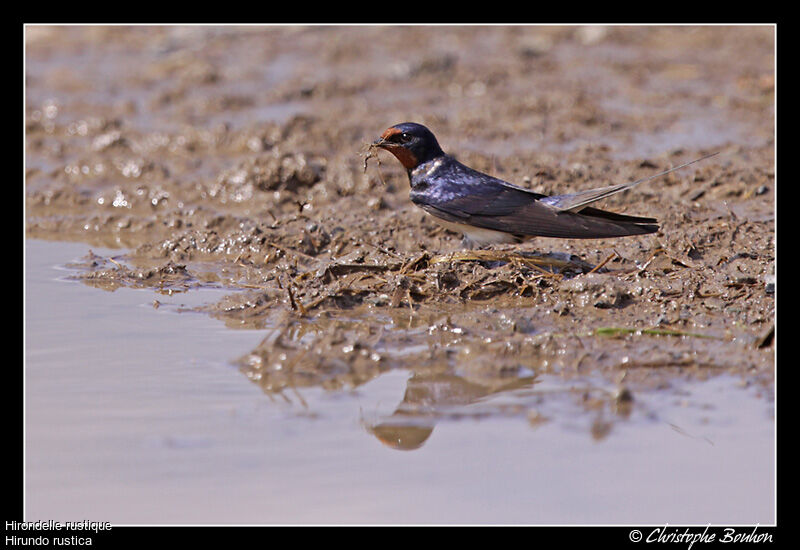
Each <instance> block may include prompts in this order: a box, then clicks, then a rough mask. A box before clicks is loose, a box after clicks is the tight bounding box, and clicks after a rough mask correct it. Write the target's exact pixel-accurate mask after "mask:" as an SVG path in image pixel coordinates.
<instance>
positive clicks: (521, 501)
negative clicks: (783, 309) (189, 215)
mask: <svg viewBox="0 0 800 550" xmlns="http://www.w3.org/2000/svg"><path fill="white" fill-rule="evenodd" d="M87 250H88V247H87V246H86V245H81V244H65V243H52V242H46V241H39V240H28V241H27V242H26V269H27V273H26V288H25V296H26V333H25V336H26V340H25V342H26V350H25V351H26V364H25V373H26V374H25V376H26V401H25V405H26V464H25V465H26V472H25V474H26V475H25V484H26V495H25V496H26V501H25V502H26V517H25V519H26V520H28V521H32V520H36V519H55V520H79V519H86V518H90V519H92V520H93V521H95V520H96V521H111V522H112V523H114V524H115V525H120V524H161V523H166V524H204V523H215V524H219V523H222V524H228V523H232V524H264V523H278V524H286V523H289V524H298V523H300V524H302V523H322V524H331V523H332V524H339V523H348V524H352V523H355V524H371V523H378V524H428V523H434V524H464V523H468V524H484V523H491V524H498V523H499V524H520V523H521V524H586V523H589V524H594V523H600V524H605V523H623V524H627V523H652V524H661V523H663V522H665V521H667V522H669V523H671V524H680V523H694V524H698V523H699V524H705V523H708V522H710V523H722V524H732V523H733V524H736V523H745V524H749V523H756V522H758V523H760V524H762V525H765V524H770V523H773V522H774V521H775V512H774V499H775V493H774V482H775V479H774V475H775V471H774V464H775V456H774V443H775V442H774V411H773V400H772V399H771V396H769V395H765V394H764V391H765V390H764V389H763V388H762V387H761V386H758V385H751V386H747V387H745V386H746V385H745V386H743V385H742V383H741V381H742V379H741V378H740V377H738V376H730V375H721V376H716V377H711V378H710V379H708V380H706V381H699V380H695V381H681V380H675V381H673V383H671V384H668V385H667V386H666V387H663V388H661V389H654V390H652V391H643V392H637V393H636V394H635V399H634V400H633V401H632V402H630V403H629V404H630V405H631V406H630V407H629V408H628V409H626V410H622V409H619V408H618V409H612V408H610V407H608V406H606V405H607V400H604V399H602V396H603V395H605V394H607V393H613V392H615V391H616V389H617V388H616V387H615V386H614V385H612V384H609V383H608V382H607V381H605V380H604V379H603V378H601V377H584V378H581V379H577V380H575V379H565V378H563V377H562V376H558V375H548V374H536V373H535V372H533V371H527V370H520V371H518V372H516V373H514V374H513V375H510V376H507V377H506V378H505V379H504V380H502V381H499V380H498V379H490V380H488V381H487V380H486V379H481V378H480V377H472V378H470V376H469V375H470V373H458V372H456V373H452V372H451V373H444V372H430V371H426V370H424V369H423V370H421V371H419V370H414V369H412V370H407V369H392V370H388V371H385V372H383V373H379V374H378V375H376V376H374V377H373V378H372V379H370V380H368V381H365V382H363V383H361V384H358V385H356V386H354V387H350V388H349V389H348V388H344V389H342V390H337V391H331V390H326V389H323V388H322V387H320V386H309V387H295V388H294V389H287V390H285V391H283V392H282V393H264V392H263V391H262V390H261V389H260V387H259V385H258V384H257V383H253V381H251V380H250V379H248V377H246V376H243V373H242V372H241V371H240V369H237V368H236V367H235V366H234V364H235V361H236V359H237V358H239V357H241V356H242V355H244V354H246V353H247V352H248V351H249V350H251V349H252V348H253V347H255V346H257V345H258V343H259V342H260V341H261V340H262V339H263V338H264V337H265V335H267V334H268V332H269V331H268V330H229V329H227V328H225V326H223V324H222V323H221V322H220V321H218V320H215V319H213V318H210V317H208V316H207V315H205V314H201V313H197V312H194V311H190V310H189V309H191V308H192V307H195V306H198V305H200V304H201V303H203V302H206V301H214V300H217V299H219V297H220V293H221V292H223V291H220V290H213V289H212V290H208V289H207V290H202V289H201V290H192V291H190V292H186V293H176V294H174V295H172V296H165V295H163V294H158V293H156V292H154V291H153V290H151V289H131V288H119V289H117V290H115V291H114V292H101V291H98V290H97V289H96V288H92V287H89V286H87V285H84V284H81V283H79V282H77V281H75V280H71V279H69V276H70V274H71V272H72V271H73V270H69V269H66V268H64V267H63V266H65V265H67V264H69V263H70V262H73V261H75V260H76V259H79V258H81V257H83V256H84V255H85V254H86V252H87ZM95 253H97V254H98V255H109V256H110V255H114V254H119V251H118V250H100V249H96V250H95ZM154 300H158V301H159V302H160V303H161V305H160V306H159V307H158V308H155V307H153V301H154ZM593 399H596V401H597V403H596V405H595V406H587V403H589V402H592V400H593ZM623 401H624V400H623ZM613 402H614V403H617V404H619V403H621V402H622V401H621V400H619V399H616V400H615V401H613Z"/></svg>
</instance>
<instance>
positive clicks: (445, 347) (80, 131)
mask: <svg viewBox="0 0 800 550" xmlns="http://www.w3.org/2000/svg"><path fill="white" fill-rule="evenodd" d="M25 44H26V51H25V54H26V58H25V62H26V79H25V85H26V111H25V116H26V124H25V140H26V156H25V160H26V181H25V198H26V202H25V206H26V227H27V237H28V238H38V239H53V240H70V241H81V242H86V243H87V251H88V249H89V248H91V247H112V248H120V249H121V250H120V253H119V254H118V255H115V256H113V257H105V256H103V257H101V256H98V255H95V254H93V253H88V254H87V256H86V258H84V259H83V260H82V261H81V262H79V263H77V264H75V265H73V266H72V267H73V268H75V269H76V270H77V274H76V276H77V277H78V278H80V280H82V281H83V282H84V283H85V284H87V285H92V286H96V287H97V288H99V289H104V290H114V289H116V288H118V287H121V286H133V287H151V288H154V289H156V290H157V291H158V292H162V293H166V294H171V293H175V292H185V291H189V292H190V291H191V289H194V288H198V287H204V286H213V287H223V288H226V289H230V290H231V294H230V295H229V296H228V297H227V298H225V299H224V300H222V301H221V302H219V303H215V304H208V305H207V306H204V307H202V308H200V310H201V311H203V312H205V313H207V314H208V315H212V316H214V317H217V318H219V319H220V320H221V321H224V323H225V324H226V325H228V326H229V327H231V328H258V329H268V330H267V336H266V338H265V339H264V341H263V342H262V344H261V345H259V346H258V347H257V348H256V349H254V350H252V352H251V353H250V354H248V355H247V356H245V357H240V358H235V357H232V358H231V359H232V360H233V361H236V362H237V364H238V365H239V366H240V369H241V370H242V372H243V373H244V374H245V375H247V376H248V377H249V378H250V379H251V380H252V381H253V382H255V383H257V384H259V385H260V386H261V387H262V388H263V389H264V391H265V392H268V393H281V392H285V391H287V390H288V389H291V388H299V387H303V386H309V385H314V386H322V387H325V388H331V389H335V388H352V387H356V386H358V385H360V384H362V383H364V382H365V381H368V380H370V379H372V378H374V377H376V376H377V375H379V374H380V373H382V372H384V371H386V370H388V369H396V368H404V369H410V370H411V372H412V373H413V374H414V379H415V380H417V381H423V382H424V381H425V380H431V381H433V382H431V383H430V384H429V385H425V384H424V383H423V384H416V385H415V386H414V387H415V388H417V389H416V390H412V387H411V385H410V386H409V392H410V393H414V392H417V394H418V395H416V396H415V395H408V396H407V397H408V404H407V406H408V407H409V408H410V409H414V408H415V407H416V410H423V409H424V410H428V411H430V410H433V409H431V408H430V407H431V404H433V405H435V402H436V400H437V399H442V397H441V396H439V397H437V396H436V391H434V388H435V387H436V384H437V383H438V382H437V381H439V382H441V381H442V380H447V381H448V384H450V386H449V387H450V388H451V392H450V393H451V394H453V393H454V394H457V395H458V396H460V397H458V398H459V399H464V400H467V401H469V400H470V399H474V400H479V399H481V398H482V397H483V396H485V395H489V394H491V393H494V392H498V391H504V389H507V388H510V387H516V386H518V385H519V384H520V383H521V382H520V381H526V383H535V378H536V376H538V375H540V374H543V373H550V374H555V375H560V376H563V377H564V378H567V379H570V378H574V379H575V380H583V381H593V383H597V381H601V382H600V383H599V384H600V386H602V387H604V388H606V390H604V391H601V392H599V393H596V394H592V393H591V392H588V393H587V392H585V391H584V392H582V393H581V394H580V395H578V396H576V399H578V400H579V401H582V402H583V403H584V404H585V406H586V407H588V408H597V407H601V408H602V407H608V408H614V407H618V406H619V405H620V404H621V403H625V402H628V401H630V399H629V398H630V397H631V396H632V395H636V394H637V392H646V391H653V390H654V389H657V388H663V387H668V386H669V385H670V384H671V383H672V382H673V381H675V380H679V379H685V378H687V377H689V378H697V377H700V378H703V377H708V376H715V375H717V374H719V373H723V372H725V373H734V374H735V375H737V376H740V377H741V379H742V383H743V384H744V385H750V384H756V385H758V386H759V387H763V389H764V394H765V395H766V396H768V397H769V396H771V395H772V384H773V380H774V370H773V367H774V348H775V340H774V313H775V292H776V291H775V279H774V274H775V200H776V199H775V191H776V190H775V162H774V145H775V144H774V129H775V126H774V123H775V103H774V99H775V89H774V62H775V51H774V29H773V28H772V27H769V26H766V27H706V28H697V27H664V28H662V27H625V28H607V27H599V26H590V27H527V26H522V27H491V26H490V27H484V26H476V27H449V26H446V27H395V26H384V27H371V26H363V27H327V26H325V27H236V26H234V27H100V26H97V27H80V26H75V27H28V28H27V29H26V41H25ZM403 121H416V122H420V123H423V124H425V125H427V126H428V127H429V128H431V129H432V130H433V131H434V133H435V134H436V135H437V137H438V139H439V142H440V143H441V145H442V147H443V148H444V149H445V150H446V151H447V152H449V153H451V154H454V155H455V156H456V157H458V158H459V160H461V161H462V162H465V163H466V164H469V165H471V166H473V167H475V168H478V169H481V170H483V171H486V172H489V173H491V174H492V175H495V176H497V177H500V178H503V179H506V180H508V181H511V182H513V183H516V184H519V185H524V186H527V187H529V188H531V189H534V190H536V191H539V192H543V193H547V194H556V193H566V192H573V191H577V190H580V189H587V188H591V187H598V186H601V185H608V184H611V183H622V182H626V181H631V180H635V179H638V178H641V177H644V176H647V175H650V174H653V173H656V172H659V171H662V170H664V169H667V168H669V167H672V166H676V165H678V164H680V163H682V162H685V161H688V160H692V159H694V158H697V157H700V156H702V155H705V154H708V153H712V152H715V151H720V154H719V155H717V156H715V157H713V158H711V159H708V160H706V161H703V162H701V163H698V164H695V165H692V166H690V167H687V168H685V169H682V170H680V171H678V172H675V173H672V174H669V175H668V176H666V177H663V178H659V179H657V180H654V181H651V182H648V183H646V184H644V185H642V186H639V187H638V188H636V189H635V190H634V191H632V192H628V193H625V194H622V195H617V196H615V197H613V198H610V199H608V200H606V201H605V202H604V203H603V204H602V205H601V206H602V207H604V208H607V209H610V210H614V211H620V212H625V213H629V214H634V215H644V216H653V217H656V218H658V219H659V222H660V224H661V230H660V231H659V232H658V233H656V234H653V235H647V236H641V237H630V238H625V239H606V240H584V241H580V240H558V239H544V238H542V239H536V240H534V241H532V242H530V243H526V244H524V245H520V246H517V247H508V246H506V247H502V246H499V247H495V248H494V249H493V250H494V252H495V253H497V254H496V255H495V256H494V258H493V259H486V258H487V257H486V256H477V255H475V254H473V255H472V256H470V255H463V254H460V252H461V251H462V250H463V247H462V243H461V238H460V236H459V235H456V234H454V233H451V232H449V231H447V230H445V229H443V228H441V227H439V226H437V225H436V224H435V223H434V222H433V221H432V220H431V219H430V218H429V217H427V216H426V215H425V214H424V212H422V211H421V210H419V209H418V208H416V207H414V206H413V205H412V204H411V203H410V201H409V200H408V183H407V177H406V174H405V173H404V171H403V169H402V167H401V166H400V164H399V163H398V162H397V161H396V160H395V159H394V158H392V157H391V156H390V155H388V154H387V153H383V152H381V153H379V156H378V159H375V158H373V159H370V162H369V163H368V165H367V166H366V170H365V159H364V157H365V153H366V151H367V148H366V145H367V144H368V143H369V142H370V141H372V140H374V139H376V138H377V136H379V135H380V133H381V132H382V131H383V130H384V129H385V128H387V127H388V126H390V125H392V124H395V123H398V122H403ZM378 160H379V161H380V163H378ZM514 251H517V252H523V253H530V254H533V253H536V254H539V255H543V256H545V257H555V258H557V259H561V260H563V259H565V258H570V257H571V258H572V259H573V260H574V265H572V266H571V267H568V268H563V266H559V265H555V266H552V265H551V266H545V267H544V268H542V267H541V265H536V264H535V263H533V262H531V261H529V259H530V258H527V259H526V258H525V257H524V256H522V257H519V256H517V257H516V258H511V257H509V256H508V253H509V252H514ZM477 254H488V252H486V251H478V252H477ZM504 254H505V255H506V256H505V257H504V256H503V255H504ZM481 258H483V259H481ZM603 262H605V263H603ZM556 264H558V262H556ZM598 266H600V267H599V268H598V269H594V268H597V267H598ZM97 299H98V300H100V299H102V293H98V296H97ZM157 305H158V303H157V302H154V306H157ZM154 345H157V343H154ZM419 388H423V389H422V390H419ZM608 388H612V389H614V391H607V389H608ZM447 399H453V397H452V395H451V396H450V397H449V398H447ZM425 407H428V408H427V409H426V408H425ZM434 408H435V407H434ZM523 409H524V407H523ZM522 412H523V413H524V412H525V411H524V410H523V411H522ZM527 413H528V416H529V417H530V418H531V419H532V421H533V419H534V418H535V417H536V413H535V411H534V412H531V411H530V410H529V411H527ZM387 437H394V436H393V435H392V436H387ZM407 437H411V438H413V435H408V436H407Z"/></svg>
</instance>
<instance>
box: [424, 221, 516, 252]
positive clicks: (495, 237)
mask: <svg viewBox="0 0 800 550" xmlns="http://www.w3.org/2000/svg"><path fill="white" fill-rule="evenodd" d="M431 217H432V218H433V219H434V220H435V221H436V223H438V224H439V225H441V226H442V227H445V228H446V229H449V230H450V231H454V232H456V233H461V234H463V235H464V236H465V237H466V238H467V239H469V240H470V241H472V242H473V243H475V244H476V245H478V246H485V245H488V244H509V243H516V242H519V240H518V239H517V238H516V237H514V236H513V235H510V234H508V233H503V232H502V231H495V230H493V229H484V228H483V227H475V226H474V225H468V224H465V223H454V222H448V221H445V220H443V219H441V218H437V217H436V216H431Z"/></svg>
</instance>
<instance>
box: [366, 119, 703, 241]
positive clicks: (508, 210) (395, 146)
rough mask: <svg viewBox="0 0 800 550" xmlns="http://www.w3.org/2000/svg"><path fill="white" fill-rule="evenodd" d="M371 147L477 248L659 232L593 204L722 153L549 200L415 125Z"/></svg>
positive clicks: (654, 224) (650, 222)
mask: <svg viewBox="0 0 800 550" xmlns="http://www.w3.org/2000/svg"><path fill="white" fill-rule="evenodd" d="M371 147H379V148H381V149H385V150H386V151H389V152H390V153H392V154H393V155H394V156H395V157H397V160H399V161H400V163H401V164H402V165H403V167H404V168H405V169H406V170H407V171H408V179H409V182H410V183H411V193H410V196H411V201H412V202H413V203H414V204H416V205H417V206H419V207H420V208H422V209H423V210H425V212H427V213H428V214H431V215H432V216H433V217H434V219H435V220H436V221H437V222H438V223H440V224H441V225H443V226H444V227H446V228H447V229H450V230H452V231H455V232H457V233H461V234H463V235H464V237H465V241H466V244H468V245H473V244H474V245H478V246H484V245H487V244H497V243H519V242H522V241H523V240H526V239H528V238H531V237H560V238H567V239H599V238H606V237H625V236H628V235H644V234H647V233H654V232H656V231H658V220H656V219H655V218H643V217H638V216H628V215H625V214H616V213H614V212H607V211H605V210H600V209H598V208H594V207H592V206H589V205H590V204H592V203H594V202H596V201H599V200H600V199H604V198H606V197H609V196H611V195H614V194H616V193H620V192H622V191H626V190H628V189H631V188H632V187H635V186H637V185H639V184H640V183H643V182H645V181H649V180H651V179H654V178H657V177H659V176H663V175H665V174H669V173H670V172H673V171H675V170H678V169H679V168H683V167H684V166H688V165H689V164H693V163H695V162H698V161H700V160H703V159H706V158H708V157H711V156H713V155H716V154H717V153H713V154H712V155H707V156H705V157H702V158H699V159H697V160H693V161H691V162H687V163H686V164H682V165H680V166H676V167H675V168H671V169H669V170H666V171H664V172H661V173H658V174H655V175H653V176H649V177H647V178H643V179H640V180H638V181H635V182H633V183H624V184H619V185H611V186H608V187H600V188H597V189H589V190H587V191H579V192H577V193H571V194H568V195H555V196H547V195H541V194H539V193H535V192H533V191H531V190H529V189H525V188H524V187H519V186H516V185H514V184H511V183H508V182H506V181H503V180H501V179H498V178H495V177H492V176H490V175H488V174H484V173H482V172H478V171H477V170H473V169H472V168H470V167H468V166H465V165H463V164H461V163H460V162H458V161H457V160H456V159H455V158H453V157H452V156H450V155H447V154H445V153H444V151H442V148H441V147H440V146H439V142H438V141H436V137H435V136H434V135H433V133H432V132H431V131H430V130H428V129H427V128H426V127H425V126H423V125H421V124H417V123H414V122H404V123H402V124H397V125H395V126H392V127H390V128H388V129H387V130H386V131H385V132H383V134H381V136H380V138H379V139H378V140H376V141H374V142H373V143H372V145H371Z"/></svg>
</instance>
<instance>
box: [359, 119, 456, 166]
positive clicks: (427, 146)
mask: <svg viewBox="0 0 800 550" xmlns="http://www.w3.org/2000/svg"><path fill="white" fill-rule="evenodd" d="M372 146H373V147H380V148H381V149H386V150H387V151H389V152H390V153H392V154H393V155H394V156H395V157H397V160H399V161H400V163H401V164H402V165H403V166H404V167H405V168H406V170H413V169H414V168H416V167H417V166H419V165H420V164H422V163H423V162H427V161H429V160H432V159H434V158H436V157H439V156H441V155H443V154H444V152H443V151H442V148H441V147H439V142H438V141H436V137H435V136H434V135H433V132H431V131H430V130H428V129H427V128H426V127H425V126H423V125H422V124H417V123H416V122H403V123H402V124H395V125H394V126H391V127H390V128H387V129H386V131H385V132H383V133H382V134H381V137H380V138H379V139H377V140H376V141H374V142H373V143H372Z"/></svg>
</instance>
